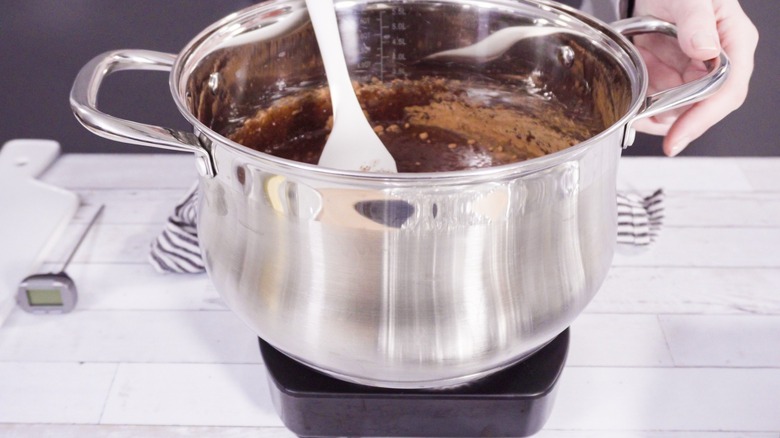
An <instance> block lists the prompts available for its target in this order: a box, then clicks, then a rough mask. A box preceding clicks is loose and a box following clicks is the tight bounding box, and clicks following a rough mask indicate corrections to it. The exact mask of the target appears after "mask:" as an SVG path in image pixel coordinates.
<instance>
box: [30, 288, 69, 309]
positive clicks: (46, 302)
mask: <svg viewBox="0 0 780 438" xmlns="http://www.w3.org/2000/svg"><path fill="white" fill-rule="evenodd" d="M27 300H28V301H29V303H30V305H31V306H62V305H63V301H62V293H61V291H60V290H59V289H28V290H27Z"/></svg>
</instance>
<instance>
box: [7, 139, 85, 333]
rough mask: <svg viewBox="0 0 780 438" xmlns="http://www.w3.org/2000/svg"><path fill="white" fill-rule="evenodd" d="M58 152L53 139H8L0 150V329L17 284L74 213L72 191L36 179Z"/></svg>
mask: <svg viewBox="0 0 780 438" xmlns="http://www.w3.org/2000/svg"><path fill="white" fill-rule="evenodd" d="M59 154H60V145H59V143H57V142H56V141H52V140H32V139H31V140H11V141H9V142H7V143H6V144H4V145H3V147H2V148H1V149H0V325H1V324H2V323H3V321H4V320H5V318H6V317H7V316H8V314H9V313H10V311H11V309H13V306H14V305H15V302H16V289H17V287H18V286H19V283H20V282H21V281H22V279H24V278H25V277H27V276H28V275H30V274H32V273H34V272H33V271H34V270H36V269H38V268H39V267H40V264H41V262H42V261H43V258H44V257H45V256H46V252H47V251H48V250H49V249H50V248H51V247H52V246H53V244H54V243H55V242H56V240H57V239H58V238H59V235H60V234H61V233H62V231H63V230H64V229H65V227H66V226H67V225H68V223H69V222H70V221H71V220H72V219H73V216H74V215H75V214H76V210H77V209H78V206H79V198H78V196H77V195H76V194H75V193H72V192H69V191H67V190H63V189H61V188H58V187H54V186H51V185H48V184H44V183H42V182H40V181H38V180H36V179H35V177H37V176H38V175H40V174H41V173H43V171H44V170H46V168H47V167H49V165H51V163H53V162H54V160H56V159H57V157H58V156H59Z"/></svg>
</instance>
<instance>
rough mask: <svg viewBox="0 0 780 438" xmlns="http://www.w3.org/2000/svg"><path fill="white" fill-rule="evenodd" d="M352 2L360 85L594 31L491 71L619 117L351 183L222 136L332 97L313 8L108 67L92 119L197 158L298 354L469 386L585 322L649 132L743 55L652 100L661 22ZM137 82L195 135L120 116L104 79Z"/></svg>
mask: <svg viewBox="0 0 780 438" xmlns="http://www.w3.org/2000/svg"><path fill="white" fill-rule="evenodd" d="M338 9H339V17H340V22H341V27H342V38H343V40H344V46H345V50H346V51H347V59H348V60H349V62H350V63H351V66H350V67H351V70H352V72H353V75H354V78H355V79H356V80H359V81H368V80H369V79H370V78H371V77H380V76H381V78H382V79H384V80H388V79H390V78H392V77H402V76H404V75H410V74H413V70H414V68H415V66H417V65H419V62H418V61H419V60H420V59H422V58H423V57H425V56H427V55H430V54H432V53H434V52H440V51H442V50H444V49H448V48H457V47H462V46H466V45H469V44H473V43H475V42H477V41H479V40H481V39H483V38H484V37H485V36H487V35H489V34H491V33H492V32H495V31H496V30H498V29H501V28H505V27H509V26H519V25H533V26H557V27H562V28H566V29H569V30H572V31H575V33H573V34H572V33H570V34H566V35H548V36H544V37H539V38H534V39H532V41H524V42H521V43H518V44H517V45H516V47H513V48H512V52H511V53H510V52H508V53H507V55H506V56H504V57H502V59H501V60H499V61H496V62H498V64H491V65H492V67H491V69H490V71H488V70H485V71H484V74H486V75H489V74H494V72H499V73H495V74H505V75H508V74H513V73H517V74H520V73H527V74H532V75H536V77H537V78H541V80H543V81H544V83H545V87H547V90H548V91H549V92H550V93H552V95H554V96H556V98H557V99H562V100H564V101H565V102H567V103H568V104H569V105H570V106H576V105H581V106H588V107H592V108H594V109H595V110H596V111H599V112H600V113H601V114H602V116H603V118H604V119H605V120H606V121H607V123H606V124H605V127H604V129H603V131H602V132H600V133H599V134H598V135H595V136H593V137H592V138H590V139H588V140H587V141H583V142H581V143H579V144H576V145H574V146H572V147H569V148H567V149H565V150H563V151H560V152H556V153H552V154H549V155H546V156H544V157H541V158H536V159H531V160H528V161H524V162H520V163H516V164H511V165H504V166H499V167H492V168H484V169H473V170H465V171H455V172H441V173H401V174H397V175H387V174H369V173H348V172H342V171H335V170H331V169H326V168H321V167H317V166H314V165H308V164H303V163H299V162H294V161H290V160H285V159H282V158H278V157H274V156H271V155H268V154H265V153H261V152H257V151H255V150H251V149H249V148H247V147H245V146H242V145H240V144H237V143H235V142H233V141H231V140H229V139H228V138H226V137H225V136H223V135H222V134H220V133H221V132H225V129H227V128H228V127H229V126H230V125H231V124H235V123H240V121H241V120H243V119H244V118H246V117H249V116H251V115H252V114H253V113H254V112H255V111H257V109H258V108H261V107H263V105H267V104H269V103H270V102H273V101H275V100H277V99H281V98H283V97H284V96H286V95H291V94H294V93H296V92H299V91H300V90H301V89H306V88H311V87H317V86H323V85H324V84H325V82H324V81H325V76H324V72H323V70H322V66H321V64H320V63H319V58H318V56H317V54H318V52H317V49H316V44H315V40H314V36H313V33H312V32H311V28H310V27H309V24H308V23H307V19H306V14H305V6H304V5H303V2H302V1H297V0H275V1H269V2H264V3H261V4H259V5H256V6H253V7H251V8H249V9H245V10H243V11H240V12H238V13H236V14H233V15H231V16H229V17H227V18H225V19H224V20H222V21H220V22H218V23H216V24H214V25H213V26H211V27H209V28H208V29H206V30H205V31H203V32H202V33H201V34H200V35H198V36H197V37H196V38H195V39H194V40H193V41H192V42H191V43H190V44H189V45H188V46H187V47H185V48H184V50H183V51H182V52H181V53H180V54H179V55H178V56H176V55H169V54H163V53H156V52H149V51H141V50H121V51H116V52H110V53H106V54H103V55H100V56H98V57H97V58H95V59H94V60H93V61H91V62H90V63H88V64H87V65H86V66H85V67H84V68H83V69H82V71H81V72H80V73H79V75H78V77H77V78H76V81H75V83H74V86H73V90H72V92H71V104H72V107H73V110H74V112H75V114H76V116H77V118H78V119H79V120H80V121H81V122H82V123H83V124H84V125H85V126H86V127H87V128H88V129H90V130H92V131H93V132H95V133H97V134H98V135H102V136H104V137H107V138H111V139H114V140H119V141H123V142H129V143H137V144H142V145H149V146H155V147H162V148H169V149H175V150H182V151H187V152H194V153H195V155H196V157H197V165H198V169H199V172H200V175H201V177H200V194H201V197H200V199H201V201H200V217H199V224H198V231H199V238H200V245H201V248H202V250H203V254H204V258H205V262H206V266H207V270H208V273H209V275H210V277H211V279H212V281H213V282H214V284H215V286H216V288H217V290H218V291H219V292H220V293H221V294H222V296H223V298H224V300H225V302H226V303H227V305H228V306H229V307H230V308H231V309H232V310H234V311H235V312H236V313H237V314H238V315H239V316H240V317H241V318H242V319H243V320H244V321H245V322H246V323H247V324H248V325H249V326H251V328H252V329H254V331H255V332H256V333H257V334H258V335H259V336H260V337H262V338H263V339H265V340H266V341H268V342H269V343H271V344H272V345H274V346H276V347H277V348H279V349H280V350H282V351H284V352H285V353H287V354H288V355H290V356H292V357H293V358H295V359H298V360H299V361H301V362H303V363H306V364H307V365H309V366H311V367H314V368H316V369H319V370H321V371H323V372H325V373H327V374H330V375H333V376H335V377H338V378H342V379H345V380H348V381H353V382H358V383H362V384H367V385H374V386H385V387H398V388H422V387H443V386H448V385H455V384H460V383H464V382H468V381H470V380H472V379H476V378H479V377H481V376H484V375H487V374H489V373H491V372H494V371H496V370H498V369H501V368H502V367H505V366H507V365H510V364H512V363H514V362H516V361H517V360H519V359H522V358H523V357H525V356H526V355H528V354H530V353H532V352H533V351H535V350H536V349H538V348H539V347H541V346H543V345H544V344H545V343H546V342H548V341H549V340H551V339H552V338H554V337H555V336H556V335H557V334H558V333H560V332H561V331H562V330H563V329H565V328H566V327H567V326H568V325H569V324H570V323H571V322H572V320H573V319H574V318H575V317H576V316H577V315H578V314H579V313H580V312H581V311H582V309H583V308H584V307H585V306H586V305H587V304H588V302H589V301H590V300H591V298H592V297H593V295H594V294H595V293H596V291H597V290H598V289H599V287H600V285H601V283H602V281H603V280H604V278H605V275H606V273H607V270H608V269H609V267H610V263H611V260H612V255H613V248H614V244H615V229H616V205H615V180H616V171H617V164H618V159H619V156H620V152H621V148H623V147H625V146H627V145H629V144H630V143H631V142H632V141H633V130H632V129H631V123H632V122H634V121H635V120H637V119H638V118H641V117H648V116H651V115H654V114H657V113H660V112H663V111H665V110H668V109H670V108H674V107H678V106H681V105H685V104H689V103H691V102H693V101H696V100H699V99H701V98H703V97H706V96H707V95H709V94H710V93H712V92H714V91H715V90H716V89H717V88H718V87H719V86H720V84H721V83H722V82H723V80H724V79H725V76H726V73H727V70H728V60H727V58H726V57H725V56H724V55H721V57H720V58H719V59H715V60H713V61H712V62H711V63H710V65H709V68H710V73H709V74H707V75H706V76H705V77H703V78H702V79H699V80H697V81H695V82H692V83H689V84H686V85H684V86H681V87H678V88H676V89H672V90H667V91H664V92H661V93H658V94H655V95H651V96H648V95H646V90H647V73H646V69H645V66H644V64H643V61H642V59H641V58H640V56H639V54H638V52H637V50H636V49H635V48H634V47H633V46H632V44H631V43H630V42H629V41H628V40H627V39H626V36H631V35H635V34H639V33H647V32H660V33H665V34H669V35H675V28H674V26H672V25H671V24H669V23H665V22H662V21H659V20H657V19H654V18H649V17H642V18H634V19H628V20H624V21H619V22H616V23H613V24H612V25H606V24H603V23H601V22H599V21H597V20H595V19H593V18H591V17H589V16H587V15H584V14H582V13H580V12H577V11H575V10H572V9H569V8H567V7H564V6H560V5H558V4H556V3H553V2H548V1H536V2H534V1H527V0H511V1H510V0H479V1H476V0H473V1H472V0H461V1H454V0H419V1H415V2H404V1H393V0H390V1H375V0H357V1H350V2H340V3H339V4H338ZM377 53H380V55H381V56H377ZM562 55H564V56H562ZM427 68H430V66H428V67H427ZM452 68H453V64H451V63H450V64H444V65H442V66H440V69H441V70H440V73H442V74H445V73H446V72H447V71H448V70H450V69H452ZM470 68H472V71H474V70H473V69H474V68H477V69H478V68H479V66H476V67H475V66H471V67H470ZM124 69H141V70H164V71H167V70H170V71H171V74H170V86H171V92H172V95H173V98H174V100H175V102H176V104H177V105H178V107H179V109H180V111H181V113H182V114H183V115H184V117H185V118H186V119H187V120H188V121H189V122H190V123H192V125H193V126H194V133H189V132H180V131H176V130H172V129H168V128H162V127H158V126H151V125H146V124H141V123H135V122H130V121H126V120H121V119H117V118H114V117H112V116H109V115H106V114H104V113H102V112H100V111H99V110H98V109H97V107H96V98H97V92H98V89H99V88H100V84H101V81H102V80H103V78H104V77H105V76H106V75H108V74H109V73H111V72H114V71H118V70H124Z"/></svg>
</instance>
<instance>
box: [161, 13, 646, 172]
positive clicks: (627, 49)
mask: <svg viewBox="0 0 780 438" xmlns="http://www.w3.org/2000/svg"><path fill="white" fill-rule="evenodd" d="M432 1H434V2H437V3H458V4H463V3H469V4H476V5H478V6H483V7H484V6H486V5H487V6H490V7H505V8H512V9H516V8H518V3H521V4H524V5H526V6H530V7H538V8H539V9H541V10H543V11H545V12H548V13H549V12H552V13H556V14H559V15H563V16H566V17H567V20H566V22H567V23H573V24H574V25H576V26H579V27H580V28H591V29H592V31H595V32H596V33H597V34H601V35H602V36H603V41H594V42H595V43H598V45H599V47H600V48H602V49H603V50H604V51H605V53H609V54H610V55H612V56H613V57H615V58H616V59H617V61H618V63H619V64H620V65H621V66H623V68H624V69H625V70H626V76H627V77H628V78H629V80H630V82H631V85H630V86H631V88H632V102H631V104H630V105H629V107H628V109H627V110H626V111H625V113H624V114H623V116H622V117H621V118H620V119H619V120H617V121H616V122H615V123H613V124H612V125H610V126H609V127H607V128H606V129H604V130H603V131H601V132H599V133H598V134H596V135H594V136H593V137H591V138H589V139H587V140H585V141H582V142H580V143H577V144H575V145H573V146H570V147H567V148H565V149H563V150H560V151H557V152H553V153H550V154H546V155H544V156H542V157H538V158H532V159H529V160H524V161H519V162H516V163H509V164H504V165H500V166H491V167H484V168H476V169H467V170H457V171H442V172H406V173H394V174H387V173H377V172H362V171H346V170H340V169H332V168H327V167H321V166H318V165H315V164H307V163H302V162H299V161H294V160H290V159H286V158H281V157H277V156H274V155H271V154H267V153H264V152H260V151H257V150H254V149H251V148H249V147H246V146H244V145H242V144H240V143H237V142H235V141H232V140H230V139H228V138H227V137H224V136H222V135H221V134H219V133H217V132H215V131H213V130H212V129H211V128H209V127H208V126H206V125H205V124H204V123H202V122H201V121H200V120H198V118H197V117H195V115H193V114H192V113H191V112H190V110H189V108H188V107H187V104H186V99H185V97H184V96H185V95H186V90H185V88H186V81H183V80H181V79H182V77H183V76H184V72H188V73H191V71H192V66H193V65H197V63H198V62H199V61H200V59H202V55H201V52H202V51H204V46H206V45H208V44H207V43H212V42H213V39H214V38H217V39H218V40H221V39H220V33H221V32H225V31H226V29H231V26H233V27H235V26H236V25H237V24H238V23H241V22H242V21H244V20H247V19H248V18H250V17H254V16H256V15H257V14H261V13H264V12H271V11H278V10H279V9H289V10H295V9H298V8H305V3H304V2H303V0H271V1H269V2H264V3H261V4H258V5H253V6H250V7H248V8H245V9H242V10H240V11H237V12H234V13H232V14H230V15H228V16H226V17H224V18H223V19H221V20H219V21H217V22H215V23H213V24H212V25H210V26H208V27H207V28H205V29H204V30H203V31H201V32H200V33H199V34H198V35H197V36H196V37H195V38H193V39H192V40H191V41H190V42H189V43H188V44H187V45H186V46H185V47H184V48H183V49H182V50H181V52H179V54H178V55H177V57H176V60H175V62H174V65H173V68H172V69H171V73H170V77H169V87H170V91H171V95H172V96H173V98H174V102H175V103H176V106H177V108H178V110H179V112H180V113H181V114H182V115H183V116H184V117H185V119H187V121H188V122H189V123H191V124H192V125H193V127H195V130H196V132H198V133H199V134H202V135H203V136H206V137H207V138H208V140H209V141H210V142H211V143H212V148H213V146H214V145H223V146H225V147H227V148H228V149H229V150H230V151H232V152H233V153H236V154H238V155H240V156H243V157H245V158H246V159H248V160H250V161H253V162H255V163H257V164H262V165H263V166H264V167H268V168H270V169H273V170H274V171H276V172H279V173H285V174H290V175H298V176H303V177H306V178H313V177H318V178H323V179H336V180H339V181H342V182H344V181H358V182H362V183H368V184H370V183H381V184H383V185H387V184H390V185H392V184H394V183H397V184H400V185H404V183H420V182H429V181H436V182H437V183H442V182H449V183H460V182H473V181H485V180H498V179H502V178H507V177H517V176H522V175H527V174H531V173H535V172H539V171H543V170H545V169H548V168H551V167H554V166H556V165H559V164H561V163H564V162H566V161H569V160H571V159H574V158H576V157H578V156H579V155H581V154H583V153H585V152H586V151H587V150H588V149H590V148H591V147H595V146H596V145H597V144H598V143H599V142H601V140H602V139H603V138H606V137H609V136H610V135H612V134H613V133H615V131H617V130H619V129H630V127H629V124H630V122H631V121H632V119H634V117H635V116H636V114H637V113H638V112H639V111H640V109H641V108H642V105H643V104H644V99H645V97H646V94H647V87H648V74H647V67H646V65H645V62H644V60H643V59H642V57H641V55H640V54H639V51H638V50H637V49H636V47H635V46H634V45H633V44H632V43H631V42H630V41H629V40H628V38H627V37H625V36H624V35H623V34H621V33H620V32H618V31H616V30H615V29H613V28H611V27H610V25H608V24H607V23H605V22H603V21H601V20H599V19H598V18H595V17H592V16H590V15H588V14H586V13H583V12H581V11H579V10H576V9H574V8H571V7H569V6H566V5H563V4H559V3H557V2H554V1H551V0H466V1H464V0H432ZM357 2H358V3H363V4H370V3H381V2H382V0H357ZM347 3H348V4H350V5H351V4H354V3H356V1H349V2H347V1H341V2H339V1H337V2H336V7H337V8H338V7H340V6H342V5H344V4H347ZM342 7H343V6H342ZM222 38H224V37H222ZM603 42H607V43H612V44H611V46H612V47H608V46H607V45H605V44H603ZM208 53H210V50H205V53H203V55H205V54H208ZM187 67H189V68H187ZM607 143H608V144H613V143H610V142H607ZM622 145H623V142H622V141H621V146H622ZM212 153H213V152H212ZM215 164H216V166H217V167H219V163H215ZM217 173H219V172H217Z"/></svg>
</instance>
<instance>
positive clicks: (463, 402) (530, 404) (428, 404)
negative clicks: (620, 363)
mask: <svg viewBox="0 0 780 438" xmlns="http://www.w3.org/2000/svg"><path fill="white" fill-rule="evenodd" d="M568 349H569V329H566V330H565V331H564V332H563V333H561V334H560V335H558V336H557V337H556V338H555V339H554V340H553V341H552V342H550V343H549V344H547V345H546V346H544V347H543V348H542V349H540V350H539V351H537V352H536V353H534V354H533V355H531V356H529V357H528V358H526V359H524V360H523V361H521V362H518V363H517V364H515V365H512V366H511V367H508V368H506V369H504V370H501V371H498V372H496V373H494V374H491V375H489V376H487V377H485V378H483V379H480V380H477V381H475V382H471V383H469V384H467V385H462V386H459V387H456V388H452V389H443V390H399V389H385V388H376V387H371V386H363V385H356V384H353V383H349V382H345V381H341V380H338V379H334V378H332V377H330V376H326V375H324V374H322V373H320V372H318V371H315V370H313V369H311V368H309V367H307V366H305V365H303V364H301V363H299V362H297V361H295V360H293V359H291V358H289V357H288V356H286V355H285V354H283V353H281V352H280V351H278V350H276V349H275V348H273V347H272V346H270V345H269V344H268V343H266V342H265V341H263V340H262V339H261V340H260V351H261V352H262V356H263V360H264V361H265V365H266V368H267V369H268V379H269V387H270V390H271V398H272V400H273V402H274V406H275V408H276V410H277V413H278V414H279V416H280V417H281V419H282V422H283V423H284V424H285V426H287V428H288V429H290V430H291V431H292V432H293V433H295V434H297V435H298V436H300V437H342V436H347V437H355V436H360V437H380V436H381V437H412V436H413V437H477V436H484V437H525V436H530V435H533V434H535V433H536V432H538V431H539V430H540V429H541V428H542V426H544V423H545V422H546V421H547V418H548V417H549V416H550V412H551V410H552V406H553V401H554V398H555V385H556V383H557V382H558V378H559V377H560V374H561V371H562V370H563V366H564V363H565V362H566V355H567V352H568Z"/></svg>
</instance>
